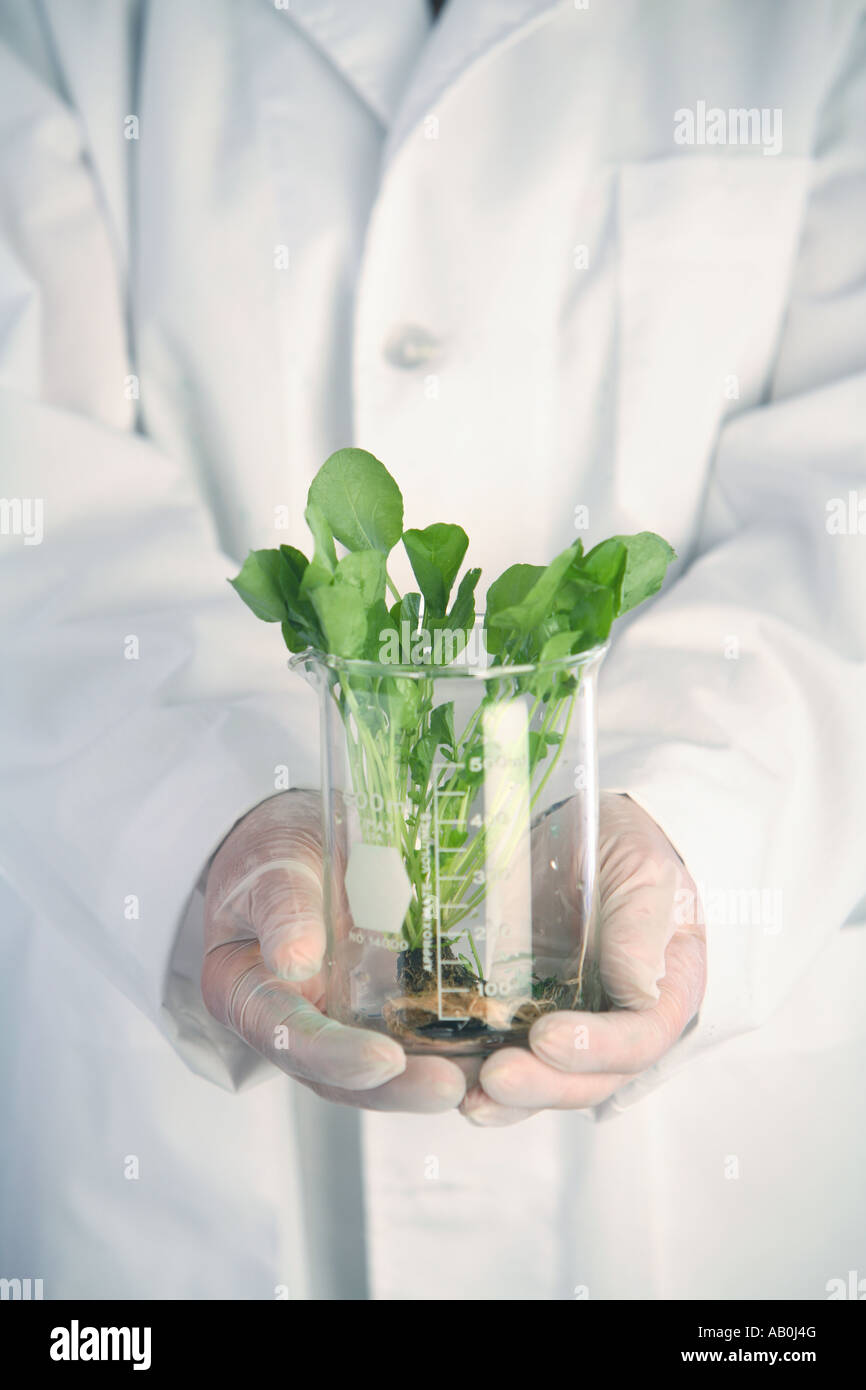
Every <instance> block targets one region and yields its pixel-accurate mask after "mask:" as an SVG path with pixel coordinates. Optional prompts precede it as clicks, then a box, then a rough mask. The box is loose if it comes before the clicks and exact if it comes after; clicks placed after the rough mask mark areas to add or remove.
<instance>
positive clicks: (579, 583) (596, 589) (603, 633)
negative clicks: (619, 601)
mask: <svg viewBox="0 0 866 1390" xmlns="http://www.w3.org/2000/svg"><path fill="white" fill-rule="evenodd" d="M563 599H564V600H567V603H568V626H569V630H570V631H572V632H576V633H578V634H579V641H578V646H577V648H576V650H579V651H585V650H586V649H587V648H588V647H597V646H599V645H600V644H601V643H602V642H606V641H607V639H608V637H609V636H610V629H611V624H612V623H613V620H614V618H615V617H616V599H615V596H614V592H613V590H612V589H609V588H608V587H607V585H605V584H594V583H593V582H592V581H591V580H589V579H584V578H583V577H582V576H581V575H576V576H575V577H574V579H572V580H570V581H569V583H568V585H567V586H566V590H565V592H564V594H563Z"/></svg>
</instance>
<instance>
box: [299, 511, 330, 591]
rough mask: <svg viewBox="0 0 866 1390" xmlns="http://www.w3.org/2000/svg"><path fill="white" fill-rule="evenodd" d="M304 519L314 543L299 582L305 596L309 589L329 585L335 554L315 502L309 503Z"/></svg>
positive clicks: (328, 533)
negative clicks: (310, 559)
mask: <svg viewBox="0 0 866 1390" xmlns="http://www.w3.org/2000/svg"><path fill="white" fill-rule="evenodd" d="M304 519H305V521H306V523H307V525H308V526H309V528H310V531H311V532H312V535H313V540H314V541H315V545H316V548H315V551H314V552H313V559H312V561H311V563H310V564H309V565H308V566H307V569H306V571H305V573H304V575H303V578H302V580H301V593H303V594H307V593H309V591H310V590H311V589H316V588H318V586H319V585H320V584H329V583H330V582H331V579H332V578H333V575H334V571H335V570H336V568H337V552H336V550H335V549H334V537H333V536H332V534H331V528H330V526H329V525H328V523H327V521H326V520H325V517H324V513H323V512H322V510H321V508H320V507H317V506H316V504H315V502H310V503H309V504H308V505H307V507H306V509H305V511H304Z"/></svg>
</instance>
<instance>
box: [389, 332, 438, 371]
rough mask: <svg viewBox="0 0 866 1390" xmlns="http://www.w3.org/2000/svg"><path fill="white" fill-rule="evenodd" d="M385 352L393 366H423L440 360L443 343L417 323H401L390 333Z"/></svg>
mask: <svg viewBox="0 0 866 1390" xmlns="http://www.w3.org/2000/svg"><path fill="white" fill-rule="evenodd" d="M384 352H385V361H386V362H389V363H390V364H391V366H392V367H405V368H412V367H423V366H426V365H429V364H430V363H432V362H438V361H439V359H440V358H441V356H442V344H441V343H440V341H439V339H438V338H434V336H433V334H432V333H430V332H428V330H427V329H426V328H421V327H420V326H419V325H418V324H417V323H401V324H398V325H397V327H396V328H393V329H392V330H391V332H390V333H389V334H388V337H387V339H386V342H385V349H384Z"/></svg>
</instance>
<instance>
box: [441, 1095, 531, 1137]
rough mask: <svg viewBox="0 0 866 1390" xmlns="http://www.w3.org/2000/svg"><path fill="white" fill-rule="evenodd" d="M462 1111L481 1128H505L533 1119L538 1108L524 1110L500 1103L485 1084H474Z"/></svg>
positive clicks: (466, 1097) (465, 1116) (471, 1122)
mask: <svg viewBox="0 0 866 1390" xmlns="http://www.w3.org/2000/svg"><path fill="white" fill-rule="evenodd" d="M460 1113H461V1115H463V1117H464V1118H465V1119H467V1120H468V1121H469V1123H470V1124H472V1125H477V1126H478V1128H479V1129H504V1128H505V1126H507V1125H516V1124H519V1123H520V1121H521V1120H528V1119H531V1117H532V1116H533V1115H537V1114H538V1111H537V1110H524V1109H521V1108H520V1107H518V1106H512V1105H500V1104H499V1102H498V1101H495V1100H492V1099H491V1097H490V1096H489V1095H488V1094H487V1092H486V1091H485V1090H484V1088H483V1086H480V1085H479V1086H472V1087H470V1089H469V1090H468V1091H467V1092H466V1096H465V1099H464V1101H463V1104H462V1105H461V1106H460Z"/></svg>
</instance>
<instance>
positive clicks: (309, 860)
mask: <svg viewBox="0 0 866 1390" xmlns="http://www.w3.org/2000/svg"><path fill="white" fill-rule="evenodd" d="M320 825H321V820H320V809H319V796H318V793H315V792H306V791H290V792H284V793H282V794H281V795H279V796H275V797H272V798H270V800H268V801H264V802H262V804H261V805H260V806H256V807H255V809H254V810H252V811H250V812H249V814H248V815H246V816H244V818H243V820H241V821H239V822H238V824H237V825H236V826H235V828H234V830H233V831H232V832H231V834H230V835H229V836H228V837H227V839H226V840H225V841H224V842H223V844H222V845H221V846H220V848H219V850H218V851H217V854H216V855H215V856H214V860H213V863H212V864H211V867H210V870H209V873H208V879H207V889H206V893H205V956H204V963H203V967H202V981H201V984H202V995H203V998H204V1001H205V1004H206V1005H207V1007H208V1009H209V1010H210V1012H211V1013H212V1014H213V1016H214V1017H215V1018H216V1019H217V1020H218V1021H219V1022H220V1023H223V1024H225V1025H226V1026H227V1027H229V1028H232V1029H234V1031H235V1032H236V1033H238V1034H239V1036H240V1037H242V1038H243V1039H244V1041H245V1042H247V1043H249V1045H250V1046H251V1047H254V1048H255V1049H256V1051H257V1052H260V1053H261V1054H262V1056H263V1057H267V1058H268V1060H269V1061H271V1062H273V1063H274V1065H275V1066H277V1067H279V1068H280V1069H281V1070H282V1071H284V1072H287V1073H288V1075H289V1076H292V1077H294V1078H295V1080H297V1081H300V1082H302V1083H303V1084H304V1085H305V1086H308V1087H309V1088H310V1089H311V1090H313V1091H315V1092H316V1093H317V1095H320V1096H323V1097H325V1099H327V1100H333V1101H342V1102H343V1103H344V1104H347V1105H356V1106H363V1107H365V1108H367V1109H371V1110H414V1111H437V1110H449V1109H451V1108H453V1107H454V1106H456V1105H458V1104H459V1103H460V1101H461V1100H462V1098H463V1095H464V1093H465V1089H466V1085H465V1080H464V1074H463V1072H462V1071H461V1070H460V1068H459V1067H457V1066H455V1065H454V1064H453V1063H452V1062H449V1061H447V1060H446V1059H444V1058H436V1057H409V1058H407V1056H406V1054H405V1053H404V1051H403V1049H402V1048H401V1047H400V1045H399V1044H398V1043H397V1042H395V1041H394V1040H393V1039H391V1038H386V1037H384V1036H382V1035H381V1034H378V1033H373V1032H369V1031H367V1030H365V1029H361V1028H347V1027H345V1026H344V1025H343V1024H341V1023H337V1022H335V1021H334V1020H333V1019H329V1018H326V1017H325V1016H324V1015H323V1013H322V1012H321V1005H322V1001H323V999H324V995H325V976H324V972H323V969H322V959H323V956H324V953H325V927H324V921H323V916H322V846H321V830H320ZM285 1041H288V1046H287V1047H286V1046H281V1044H282V1043H284V1042H285Z"/></svg>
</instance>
